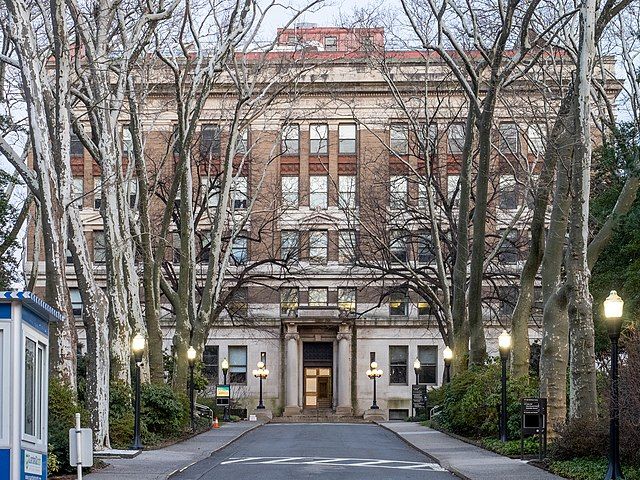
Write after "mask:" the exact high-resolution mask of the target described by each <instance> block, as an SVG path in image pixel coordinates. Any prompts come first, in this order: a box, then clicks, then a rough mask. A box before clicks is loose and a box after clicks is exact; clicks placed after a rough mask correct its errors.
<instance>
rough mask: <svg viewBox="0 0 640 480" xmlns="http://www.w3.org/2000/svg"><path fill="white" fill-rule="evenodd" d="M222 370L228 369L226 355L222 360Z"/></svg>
mask: <svg viewBox="0 0 640 480" xmlns="http://www.w3.org/2000/svg"><path fill="white" fill-rule="evenodd" d="M222 370H223V371H226V370H229V360H227V359H226V357H225V358H224V359H223V360H222Z"/></svg>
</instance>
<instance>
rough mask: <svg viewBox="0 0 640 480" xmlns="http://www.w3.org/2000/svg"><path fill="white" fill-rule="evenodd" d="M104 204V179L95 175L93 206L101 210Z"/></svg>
mask: <svg viewBox="0 0 640 480" xmlns="http://www.w3.org/2000/svg"><path fill="white" fill-rule="evenodd" d="M101 204H102V179H101V178H100V177H93V208H95V209H96V210H100V205H101Z"/></svg>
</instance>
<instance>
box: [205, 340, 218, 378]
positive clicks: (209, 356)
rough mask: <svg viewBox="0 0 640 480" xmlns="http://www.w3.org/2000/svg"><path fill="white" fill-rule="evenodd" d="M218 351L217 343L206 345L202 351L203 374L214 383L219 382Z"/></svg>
mask: <svg viewBox="0 0 640 480" xmlns="http://www.w3.org/2000/svg"><path fill="white" fill-rule="evenodd" d="M218 352H219V349H218V346H217V345H205V347H204V350H203V351H202V374H203V375H204V376H205V378H206V379H207V380H209V383H210V384H212V385H216V384H217V383H218V364H219V361H218V360H219V356H218Z"/></svg>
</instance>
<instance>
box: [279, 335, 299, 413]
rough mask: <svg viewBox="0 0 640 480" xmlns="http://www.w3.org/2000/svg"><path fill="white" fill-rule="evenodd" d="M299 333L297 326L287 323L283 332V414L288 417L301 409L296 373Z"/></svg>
mask: <svg viewBox="0 0 640 480" xmlns="http://www.w3.org/2000/svg"><path fill="white" fill-rule="evenodd" d="M299 339H300V335H299V334H298V327H297V326H296V325H295V324H293V323H290V324H287V333H285V336H284V340H285V348H286V350H285V361H284V368H285V385H284V391H285V399H286V405H285V408H284V412H283V415H284V416H285V417H290V416H293V415H300V413H301V411H302V409H301V408H300V405H299V404H298V374H299V370H300V368H299V360H298V340H299Z"/></svg>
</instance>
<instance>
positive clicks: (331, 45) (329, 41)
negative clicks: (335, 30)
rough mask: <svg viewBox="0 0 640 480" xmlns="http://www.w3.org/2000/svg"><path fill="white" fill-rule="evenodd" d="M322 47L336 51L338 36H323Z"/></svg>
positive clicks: (328, 50) (329, 50)
mask: <svg viewBox="0 0 640 480" xmlns="http://www.w3.org/2000/svg"><path fill="white" fill-rule="evenodd" d="M324 49H325V50H326V51H327V52H336V51H338V37H324Z"/></svg>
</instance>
